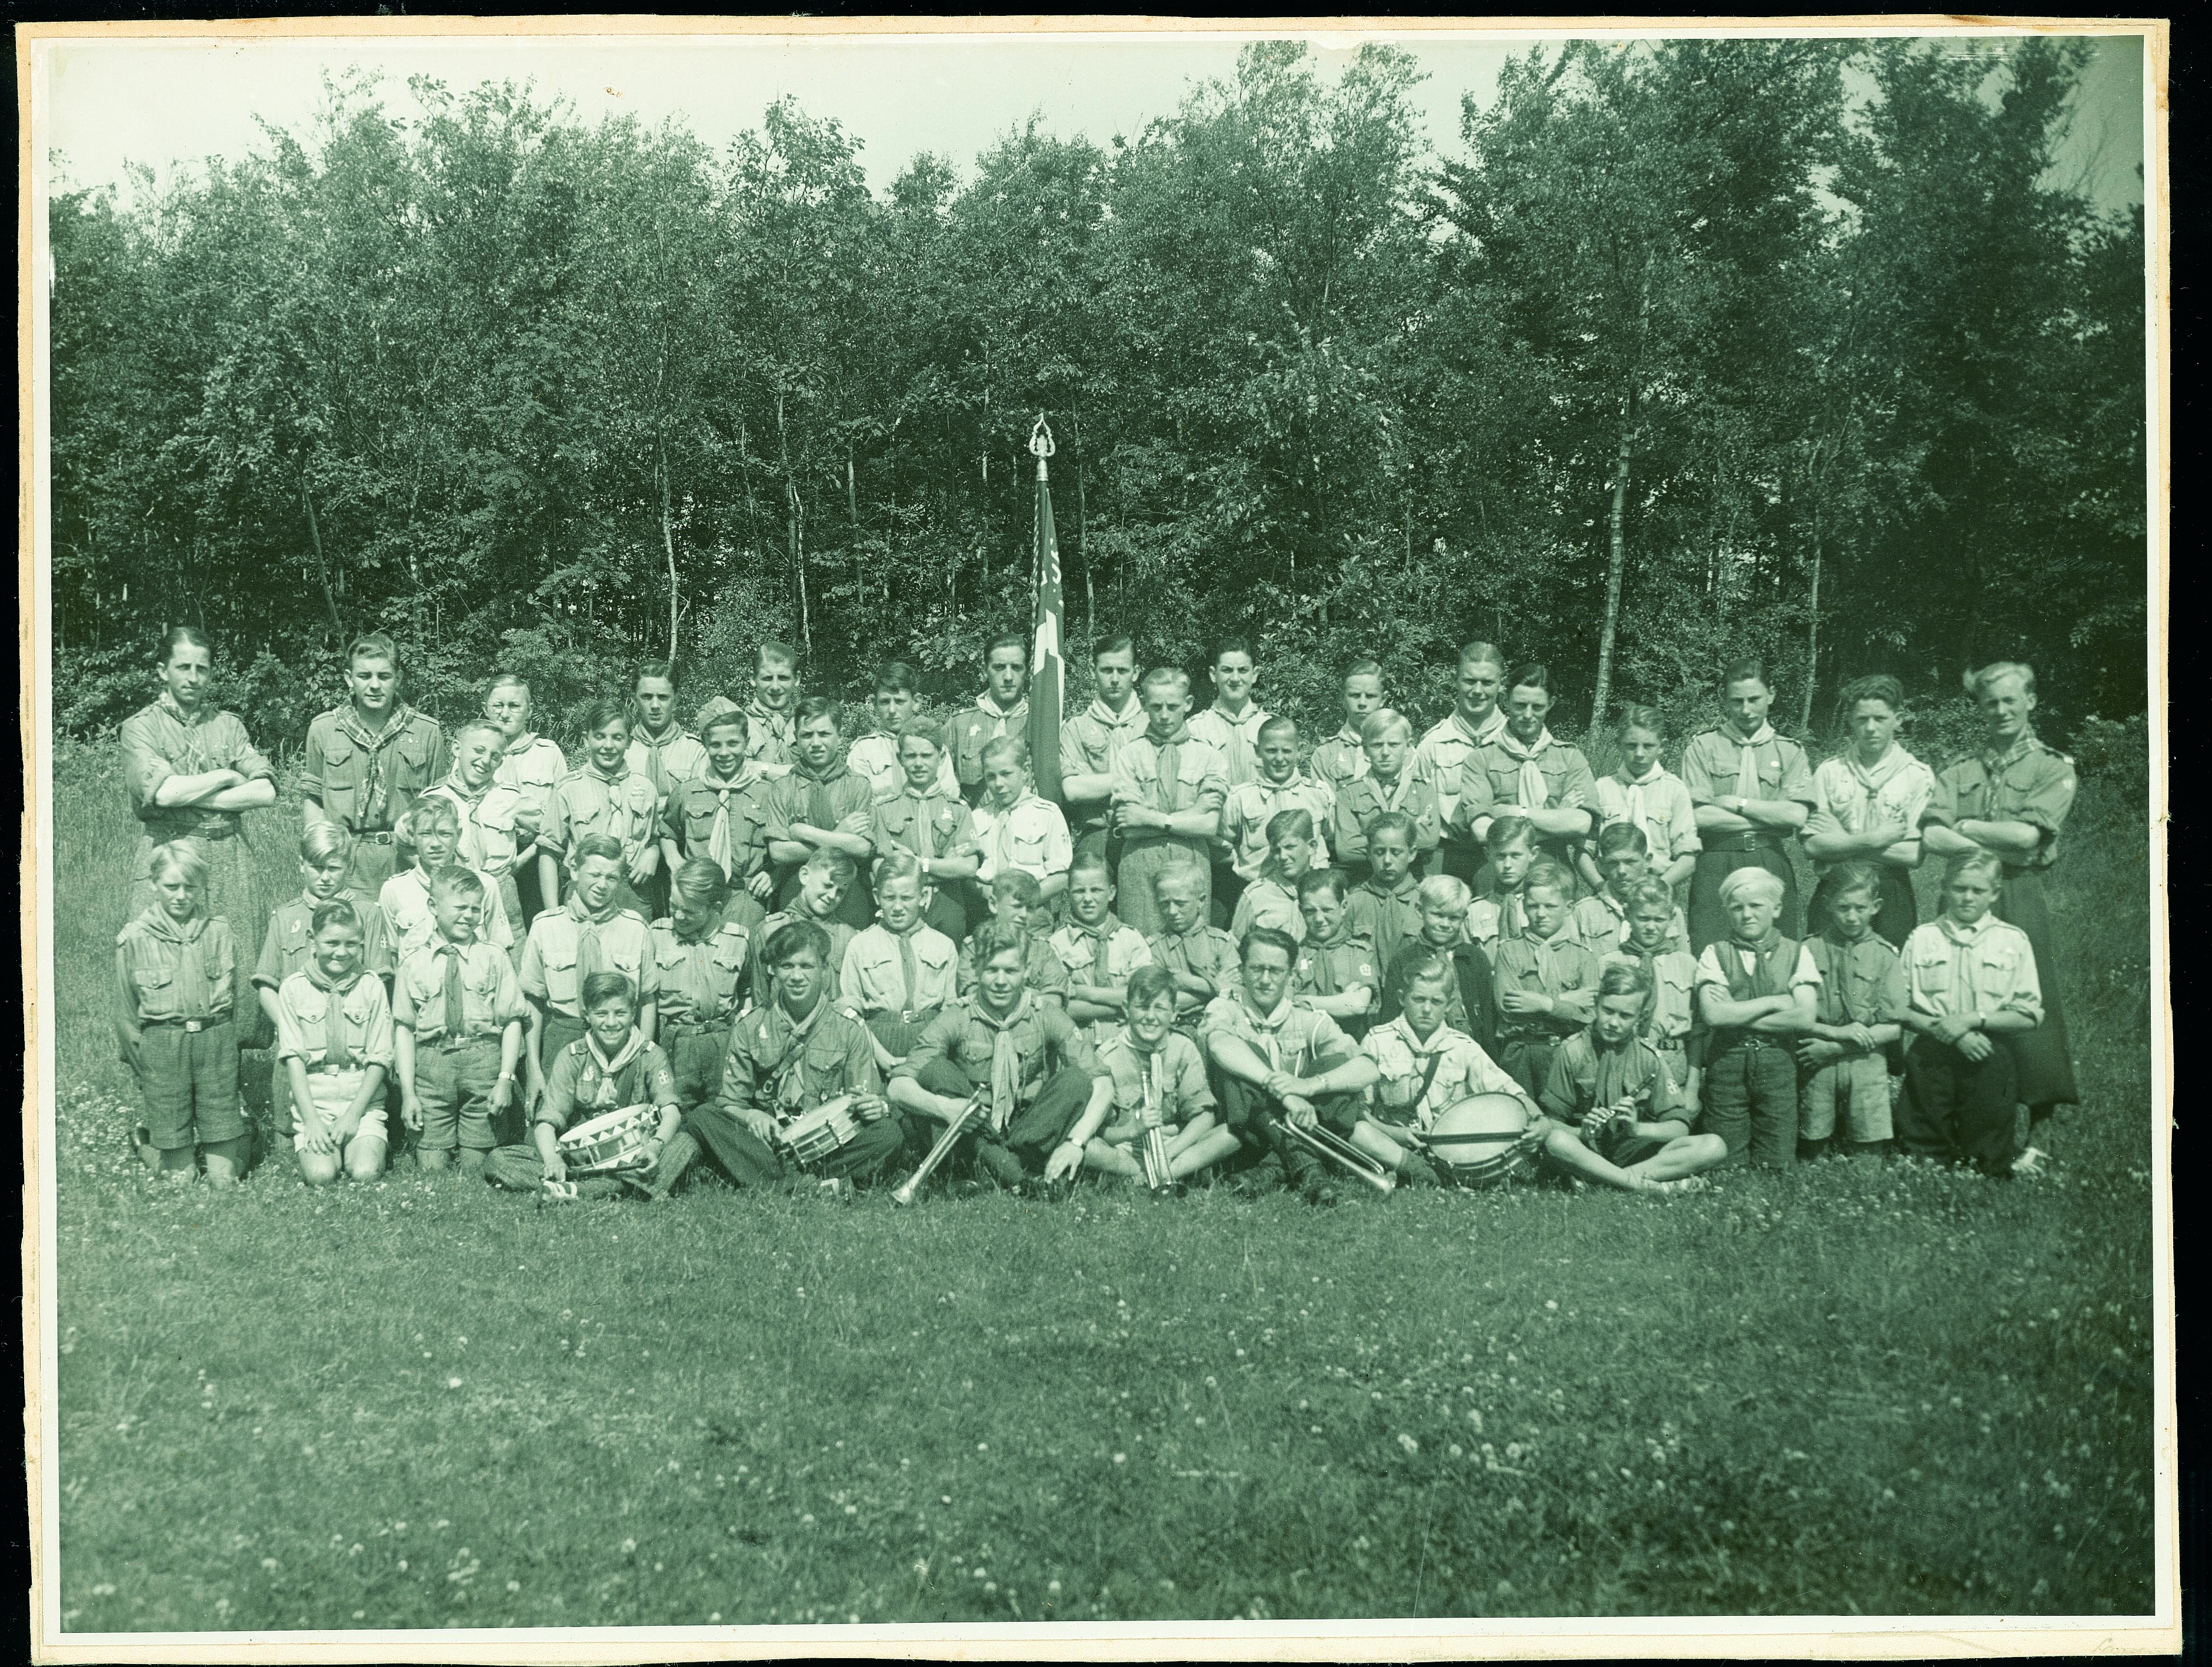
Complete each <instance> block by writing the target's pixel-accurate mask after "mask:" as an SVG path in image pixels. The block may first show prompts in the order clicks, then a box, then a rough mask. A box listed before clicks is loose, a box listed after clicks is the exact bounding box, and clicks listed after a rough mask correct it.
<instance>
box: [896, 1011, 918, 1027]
mask: <svg viewBox="0 0 2212 1667" xmlns="http://www.w3.org/2000/svg"><path fill="white" fill-rule="evenodd" d="M914 1013H915V1010H914V1009H912V1008H908V1009H907V1010H906V1011H905V1012H903V1013H902V1014H900V1015H899V1022H900V1023H901V1024H902V1025H910V1024H912V1023H913V1022H914Z"/></svg>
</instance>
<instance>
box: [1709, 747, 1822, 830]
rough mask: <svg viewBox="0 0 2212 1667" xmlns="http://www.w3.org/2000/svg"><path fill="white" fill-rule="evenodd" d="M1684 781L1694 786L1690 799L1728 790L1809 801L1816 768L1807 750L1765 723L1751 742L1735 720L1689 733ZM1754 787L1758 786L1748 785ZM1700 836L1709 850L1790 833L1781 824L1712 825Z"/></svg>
mask: <svg viewBox="0 0 2212 1667" xmlns="http://www.w3.org/2000/svg"><path fill="white" fill-rule="evenodd" d="M1682 785H1684V786H1685V787H1686V788H1688V789H1689V790H1690V803H1692V804H1693V805H1697V804H1711V803H1716V802H1717V801H1718V800H1719V799H1720V798H1722V797H1724V796H1726V795H1729V794H1735V795H1741V797H1745V798H1754V799H1770V800H1773V801H1776V802H1778V803H1779V802H1781V801H1784V800H1790V799H1795V800H1796V801H1797V802H1798V803H1802V804H1805V805H1810V804H1812V803H1814V797H1815V795H1814V791H1813V775H1812V772H1811V771H1810V770H1809V769H1808V768H1807V767H1806V764H1805V749H1803V748H1802V747H1801V746H1799V745H1798V744H1797V743H1796V742H1794V741H1791V740H1789V739H1787V738H1785V737H1782V736H1778V735H1777V734H1775V732H1774V726H1773V725H1772V724H1761V725H1760V726H1759V730H1758V733H1757V734H1755V735H1754V736H1753V737H1751V739H1750V740H1748V741H1746V740H1745V739H1744V738H1743V736H1742V733H1741V731H1740V730H1737V729H1735V727H1734V726H1733V725H1729V726H1726V727H1720V726H1716V727H1715V728H1712V729H1710V730H1705V731H1703V732H1702V733H1701V734H1698V735H1694V736H1692V737H1690V744H1689V745H1688V746H1686V747H1685V748H1684V749H1682ZM1752 788H1755V789H1756V790H1757V791H1747V789H1752ZM1698 837H1699V843H1700V844H1701V846H1703V848H1704V849H1705V850H1707V851H1748V850H1750V849H1751V848H1752V847H1753V846H1755V845H1778V844H1779V843H1780V842H1781V841H1782V840H1784V839H1785V838H1787V837H1788V834H1787V831H1786V830H1784V829H1783V828H1779V827H1754V828H1753V830H1752V831H1751V832H1750V833H1748V834H1723V833H1720V832H1717V831H1716V830H1714V829H1711V828H1708V829H1706V830H1705V832H1703V833H1701V834H1699V836H1698Z"/></svg>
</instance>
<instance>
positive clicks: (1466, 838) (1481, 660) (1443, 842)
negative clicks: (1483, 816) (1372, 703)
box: [1413, 642, 1505, 890]
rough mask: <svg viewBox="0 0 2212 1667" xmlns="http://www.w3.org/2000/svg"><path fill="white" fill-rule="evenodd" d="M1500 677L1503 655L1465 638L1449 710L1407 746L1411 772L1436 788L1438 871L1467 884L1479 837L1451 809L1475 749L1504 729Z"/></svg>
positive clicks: (1477, 866)
mask: <svg viewBox="0 0 2212 1667" xmlns="http://www.w3.org/2000/svg"><path fill="white" fill-rule="evenodd" d="M1504 682H1505V657H1504V654H1502V653H1501V652H1498V649H1497V648H1496V647H1495V646H1493V645H1492V644H1490V643H1486V642H1471V643H1468V645H1467V646H1465V647H1463V648H1462V649H1461V650H1460V651H1459V672H1458V676H1457V678H1456V680H1455V683H1454V686H1453V689H1452V709H1451V711H1450V712H1449V713H1448V714H1447V715H1446V716H1445V718H1444V719H1443V722H1442V723H1440V724H1432V725H1431V726H1430V728H1429V730H1428V732H1427V733H1426V734H1425V735H1424V736H1422V737H1421V740H1420V744H1419V746H1417V747H1415V748H1414V749H1413V773H1414V774H1415V775H1416V776H1419V778H1420V779H1422V780H1423V781H1425V782H1427V783H1428V784H1429V785H1430V786H1431V787H1432V788H1433V789H1435V791H1436V796H1437V821H1438V824H1439V827H1440V829H1441V837H1440V839H1439V841H1438V844H1437V864H1438V871H1439V872H1442V873H1444V874H1449V875H1452V876H1455V877H1457V878H1458V879H1459V880H1461V881H1462V882H1465V884H1466V885H1467V887H1468V889H1469V890H1473V889H1474V886H1475V882H1476V877H1477V876H1479V875H1480V872H1481V870H1482V840H1481V839H1480V836H1479V835H1478V834H1476V833H1475V832H1474V829H1473V828H1472V827H1470V826H1469V825H1468V822H1467V821H1463V820H1461V819H1460V818H1458V817H1457V816H1456V815H1455V812H1456V811H1457V810H1458V809H1459V801H1460V794H1461V791H1462V782H1464V781H1465V779H1466V777H1467V772H1468V769H1470V768H1473V769H1474V770H1476V771H1477V772H1478V773H1480V769H1481V766H1480V763H1479V762H1478V761H1477V759H1476V755H1477V753H1479V752H1480V750H1481V749H1483V748H1484V747H1486V746H1488V745H1490V744H1491V743H1492V742H1494V741H1496V740H1497V739H1498V737H1499V736H1501V735H1503V734H1504V732H1505V714H1504V712H1503V711H1501V710H1500V709H1499V707H1498V692H1499V690H1500V689H1501V688H1503V687H1504Z"/></svg>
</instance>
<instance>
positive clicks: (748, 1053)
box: [715, 1015, 760, 1112]
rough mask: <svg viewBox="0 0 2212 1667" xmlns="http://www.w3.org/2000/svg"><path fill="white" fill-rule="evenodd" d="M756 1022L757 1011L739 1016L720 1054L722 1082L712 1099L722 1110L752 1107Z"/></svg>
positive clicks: (757, 1021) (739, 1109) (754, 1078)
mask: <svg viewBox="0 0 2212 1667" xmlns="http://www.w3.org/2000/svg"><path fill="white" fill-rule="evenodd" d="M759 1022H760V1020H759V1017H758V1015H754V1016H752V1017H750V1018H746V1019H740V1020H739V1021H738V1023H737V1025H736V1027H734V1028H733V1029H732V1031H731V1033H730V1046H729V1049H728V1051H727V1052H725V1053H724V1054H723V1056H722V1081H721V1085H720V1088H718V1089H717V1091H716V1094H715V1103H716V1104H717V1105H718V1106H720V1108H721V1109H722V1110H724V1111H737V1112H746V1111H750V1110H752V1109H753V1092H754V1088H755V1086H756V1084H757V1080H758V1077H757V1071H756V1070H755V1068H754V1063H753V1035H754V1028H753V1027H754V1026H755V1025H757V1024H758V1023H759Z"/></svg>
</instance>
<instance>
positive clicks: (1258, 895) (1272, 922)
mask: <svg viewBox="0 0 2212 1667" xmlns="http://www.w3.org/2000/svg"><path fill="white" fill-rule="evenodd" d="M1258 926H1273V928H1274V929H1275V930H1277V931H1279V932H1288V933H1289V934H1290V935H1291V943H1304V942H1305V941H1306V918H1305V916H1304V915H1303V914H1301V913H1300V912H1298V900H1297V896H1296V895H1295V894H1293V893H1292V892H1291V888H1289V887H1288V886H1285V885H1284V884H1283V883H1282V882H1280V881H1279V880H1270V879H1269V878H1267V876H1266V875H1264V874H1263V875H1260V876H1256V877H1255V879H1253V881H1252V882H1250V883H1249V885H1247V886H1246V887H1245V888H1244V890H1243V894H1242V895H1241V896H1239V897H1238V898H1237V912H1236V913H1235V914H1233V915H1231V917H1230V920H1229V936H1230V937H1233V938H1235V939H1236V940H1237V942H1238V943H1243V941H1244V940H1245V939H1246V938H1247V937H1249V936H1250V935H1251V933H1252V930H1253V929H1254V928H1255V927H1258Z"/></svg>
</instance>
